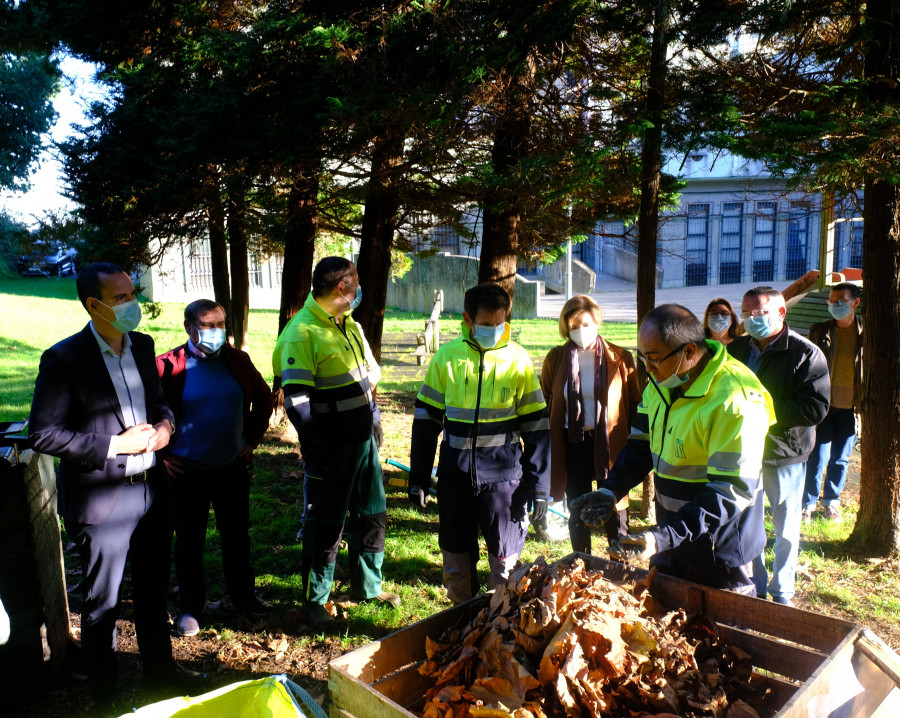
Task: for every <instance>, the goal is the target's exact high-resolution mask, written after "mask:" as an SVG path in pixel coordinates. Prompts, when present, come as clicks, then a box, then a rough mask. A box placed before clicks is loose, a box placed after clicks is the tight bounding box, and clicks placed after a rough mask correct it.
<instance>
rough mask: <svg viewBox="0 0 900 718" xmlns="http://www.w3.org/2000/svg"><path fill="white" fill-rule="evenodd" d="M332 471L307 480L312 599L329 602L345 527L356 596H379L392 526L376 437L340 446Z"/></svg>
mask: <svg viewBox="0 0 900 718" xmlns="http://www.w3.org/2000/svg"><path fill="white" fill-rule="evenodd" d="M328 473H329V475H328V476H322V477H317V476H312V475H309V474H307V477H306V483H305V486H306V498H307V501H308V502H309V504H308V506H307V511H306V521H305V522H304V525H303V558H302V561H303V567H302V575H303V583H304V591H305V594H306V600H307V601H309V602H310V603H318V604H325V603H327V601H328V597H329V595H330V594H331V584H332V582H333V580H334V564H335V561H336V560H337V554H338V549H339V548H340V545H341V537H342V536H343V535H344V526H345V523H346V529H347V532H346V535H347V546H348V555H349V559H350V590H351V592H352V593H353V596H354V597H355V598H359V599H366V598H375V597H376V596H378V595H379V594H380V593H381V566H382V564H383V563H384V533H385V528H386V527H387V503H386V501H385V495H384V483H383V481H382V473H381V463H380V462H379V460H378V448H377V447H376V446H375V439H374V438H371V439H369V440H367V441H364V442H362V443H357V444H345V445H342V446H335V447H334V448H333V453H332V454H331V455H330V457H329V472H328ZM348 511H349V516H348Z"/></svg>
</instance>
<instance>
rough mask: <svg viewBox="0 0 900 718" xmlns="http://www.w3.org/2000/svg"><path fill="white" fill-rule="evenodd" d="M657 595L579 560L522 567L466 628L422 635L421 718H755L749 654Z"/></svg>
mask: <svg viewBox="0 0 900 718" xmlns="http://www.w3.org/2000/svg"><path fill="white" fill-rule="evenodd" d="M640 592H641V587H637V589H636V590H635V592H634V593H635V594H640ZM645 603H646V604H647V605H646V606H645ZM650 603H652V600H651V601H646V600H645V598H636V597H635V595H633V594H632V593H629V592H628V591H626V590H624V589H622V588H620V587H619V586H617V585H615V584H613V583H611V582H610V581H607V580H606V579H605V578H603V575H602V573H600V572H592V571H588V570H587V569H586V567H585V565H584V562H583V561H581V560H580V559H577V560H575V561H574V562H573V563H572V564H571V565H561V564H557V565H554V566H548V565H547V564H546V563H544V562H543V561H542V560H541V561H539V562H538V563H535V564H532V565H529V566H523V567H521V568H519V569H517V570H516V571H515V572H513V574H512V575H511V576H510V579H509V582H508V584H507V586H506V588H501V589H498V590H497V591H496V592H495V593H494V595H493V596H492V598H491V602H490V605H489V606H488V607H486V608H484V609H483V610H482V611H481V612H480V613H479V614H478V615H477V616H476V617H475V619H474V620H473V621H471V622H470V623H469V624H468V625H466V626H463V627H461V628H459V627H457V628H451V629H449V630H448V631H447V632H446V633H445V634H444V635H443V636H442V637H441V640H440V641H439V642H435V641H432V640H430V639H427V640H426V655H427V660H426V661H425V662H424V663H423V664H422V665H421V666H420V667H419V672H420V673H422V674H423V675H425V676H430V677H433V678H434V681H435V683H434V686H433V687H432V688H431V689H430V690H429V691H428V693H427V694H426V696H425V701H426V703H425V707H424V710H423V713H422V715H423V718H464V717H466V716H474V717H475V718H494V717H495V716H496V717H498V718H500V717H508V716H512V717H514V718H544V717H545V716H551V717H555V716H566V717H567V718H576V717H579V716H629V717H634V718H638V717H640V716H671V715H676V716H714V717H716V718H758V717H759V715H760V713H759V712H757V710H756V709H755V708H753V707H752V705H753V704H755V705H757V706H759V704H760V702H761V700H762V698H763V692H761V691H757V689H756V688H755V687H751V686H750V685H749V680H750V674H751V672H752V668H751V665H750V657H749V656H748V655H747V654H746V653H744V652H743V651H740V650H738V649H735V648H729V647H727V646H723V645H721V643H720V642H719V641H718V640H716V638H715V630H714V627H713V626H709V625H704V622H703V621H702V620H700V621H692V622H690V623H689V622H688V621H687V617H686V615H685V613H684V611H682V610H678V611H672V612H671V613H667V614H665V615H662V616H659V617H653V616H651V615H648V614H649V610H648V609H650V605H649V604H650Z"/></svg>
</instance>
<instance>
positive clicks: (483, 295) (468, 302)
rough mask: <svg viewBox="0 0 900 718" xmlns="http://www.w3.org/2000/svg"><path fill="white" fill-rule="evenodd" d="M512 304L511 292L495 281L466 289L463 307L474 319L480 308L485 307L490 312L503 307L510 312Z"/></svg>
mask: <svg viewBox="0 0 900 718" xmlns="http://www.w3.org/2000/svg"><path fill="white" fill-rule="evenodd" d="M510 306H512V302H511V301H510V299H509V294H507V293H506V290H505V289H504V288H503V287H501V286H500V285H499V284H494V283H493V282H484V283H482V284H479V285H477V286H474V287H472V288H471V289H469V290H467V291H466V295H465V298H464V299H463V309H465V310H466V314H468V315H469V317H470V318H471V319H472V320H473V321H474V320H475V315H476V314H477V313H478V310H479V309H484V310H485V311H488V312H496V311H498V310H500V309H502V310H503V311H504V312H506V313H507V314H509V308H510Z"/></svg>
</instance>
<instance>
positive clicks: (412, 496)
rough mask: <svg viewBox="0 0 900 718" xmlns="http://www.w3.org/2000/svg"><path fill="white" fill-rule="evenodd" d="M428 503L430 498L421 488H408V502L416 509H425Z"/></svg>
mask: <svg viewBox="0 0 900 718" xmlns="http://www.w3.org/2000/svg"><path fill="white" fill-rule="evenodd" d="M429 501H431V496H429V494H428V492H427V491H426V490H425V489H423V488H422V487H421V486H410V487H409V502H410V503H411V504H412V505H413V506H415V507H416V508H417V509H424V508H426V507H427V506H428V502H429Z"/></svg>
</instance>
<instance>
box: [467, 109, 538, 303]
mask: <svg viewBox="0 0 900 718" xmlns="http://www.w3.org/2000/svg"><path fill="white" fill-rule="evenodd" d="M508 102H509V104H508V105H507V107H506V109H505V110H504V111H503V113H502V114H501V115H500V117H499V119H498V121H497V128H496V129H495V130H494V146H493V148H492V149H491V168H492V169H493V173H494V175H495V176H496V177H498V178H500V181H501V182H502V181H503V179H504V177H506V176H507V175H508V174H509V171H510V170H511V169H512V168H514V167H515V166H516V165H517V164H518V163H519V162H520V161H521V159H522V157H524V156H525V152H526V147H527V144H528V135H529V132H530V130H531V120H530V117H529V115H528V108H527V106H526V105H525V102H524V100H523V99H521V98H520V97H519V94H518V93H514V96H513V97H512V98H511V99H510V100H509V101H508ZM521 219H522V202H521V199H520V198H519V197H518V196H517V195H516V194H515V192H514V191H504V190H503V187H502V185H501V186H497V187H495V188H494V189H493V190H492V192H491V193H490V194H489V195H488V196H487V197H486V199H485V204H484V223H483V225H482V233H481V260H480V262H479V265H478V282H479V283H481V282H496V283H497V284H499V285H500V286H501V287H503V288H504V289H505V290H506V291H507V293H508V294H509V297H510V299H512V298H513V293H514V291H515V288H516V263H517V259H518V256H519V222H520V221H521ZM510 314H512V307H510ZM508 318H509V315H508V316H507V319H508Z"/></svg>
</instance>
